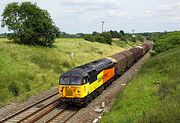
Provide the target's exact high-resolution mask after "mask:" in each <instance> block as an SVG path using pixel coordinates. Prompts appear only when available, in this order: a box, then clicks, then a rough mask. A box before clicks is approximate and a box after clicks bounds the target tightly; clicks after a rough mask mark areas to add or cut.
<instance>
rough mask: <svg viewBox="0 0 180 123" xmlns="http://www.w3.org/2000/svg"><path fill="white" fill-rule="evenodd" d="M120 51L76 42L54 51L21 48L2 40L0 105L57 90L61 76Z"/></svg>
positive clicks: (59, 44) (62, 44)
mask: <svg viewBox="0 0 180 123" xmlns="http://www.w3.org/2000/svg"><path fill="white" fill-rule="evenodd" d="M121 50H123V48H120V47H118V46H113V45H112V46H111V45H107V44H101V43H96V42H94V43H92V42H88V41H84V40H83V39H75V38H73V39H57V40H56V43H55V47H54V48H47V47H40V46H36V47H35V46H26V45H19V44H14V43H11V42H9V41H8V40H7V39H3V38H0V105H1V106H2V105H5V104H7V103H8V102H12V101H14V100H16V101H22V100H26V99H27V98H28V97H30V96H31V95H34V94H37V93H39V92H41V91H43V90H47V89H49V88H50V87H53V86H57V85H58V79H59V75H60V74H61V73H63V72H65V71H67V70H69V69H71V68H72V67H75V66H78V65H81V64H84V63H87V62H89V61H91V60H95V59H98V58H102V57H105V56H109V55H112V54H114V53H117V52H120V51H121Z"/></svg>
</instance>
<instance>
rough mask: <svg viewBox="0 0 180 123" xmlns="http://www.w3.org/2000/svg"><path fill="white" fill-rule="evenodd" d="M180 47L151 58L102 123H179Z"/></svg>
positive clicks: (119, 96) (118, 97)
mask: <svg viewBox="0 0 180 123" xmlns="http://www.w3.org/2000/svg"><path fill="white" fill-rule="evenodd" d="M179 63H180V48H175V49H172V50H169V51H166V52H163V53H160V54H158V55H156V56H154V57H152V58H150V59H149V60H148V62H147V63H146V64H145V65H144V66H143V67H142V69H141V70H140V71H139V73H138V75H137V76H136V77H135V78H134V79H133V80H132V81H131V82H130V83H129V84H128V85H127V87H126V88H125V89H124V91H123V92H121V93H119V95H118V96H117V99H116V100H115V101H114V104H113V108H112V111H111V112H109V113H106V114H105V115H104V117H103V119H102V120H101V123H179V122H180V65H179Z"/></svg>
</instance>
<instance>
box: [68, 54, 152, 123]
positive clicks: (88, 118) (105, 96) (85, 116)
mask: <svg viewBox="0 0 180 123" xmlns="http://www.w3.org/2000/svg"><path fill="white" fill-rule="evenodd" d="M149 57H150V54H149V53H147V54H146V55H145V56H144V57H143V58H141V59H140V60H139V61H138V62H137V63H136V64H135V65H133V66H132V67H131V68H130V69H129V70H128V71H127V72H125V73H124V74H123V75H122V76H121V77H120V78H118V79H117V80H116V81H115V82H113V84H112V85H111V86H110V87H109V88H108V89H106V90H105V91H103V93H102V94H101V95H99V96H98V97H97V98H96V99H94V100H93V101H92V102H91V103H90V104H89V105H88V106H87V107H86V108H82V109H81V110H80V111H79V112H78V113H77V114H75V116H74V117H73V118H72V119H71V120H70V121H69V123H92V122H93V120H94V119H95V118H97V117H99V116H100V115H101V113H97V112H95V111H94V110H95V108H96V107H100V106H101V104H102V102H105V104H106V107H105V108H104V111H109V110H110V109H111V107H112V102H113V100H114V99H115V97H116V95H117V94H118V93H119V92H120V91H122V90H123V88H124V87H125V84H127V83H128V82H129V81H130V80H131V79H132V78H133V77H134V76H135V75H136V74H137V72H138V70H139V69H140V68H141V66H142V65H143V64H144V63H145V62H146V61H147V59H148V58H149Z"/></svg>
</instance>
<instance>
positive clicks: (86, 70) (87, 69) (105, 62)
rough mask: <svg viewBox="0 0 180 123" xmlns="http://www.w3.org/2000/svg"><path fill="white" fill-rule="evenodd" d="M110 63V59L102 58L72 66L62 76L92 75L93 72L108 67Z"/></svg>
mask: <svg viewBox="0 0 180 123" xmlns="http://www.w3.org/2000/svg"><path fill="white" fill-rule="evenodd" d="M110 65H112V61H111V60H110V59H107V58H103V59H99V60H95V61H92V62H90V63H87V64H84V65H81V66H78V67H76V68H73V69H71V70H70V71H67V72H66V73H64V74H63V75H62V76H77V75H79V76H88V75H92V74H93V73H97V72H100V71H102V70H103V69H105V68H107V67H109V66H110Z"/></svg>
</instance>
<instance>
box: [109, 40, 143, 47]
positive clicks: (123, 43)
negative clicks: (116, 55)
mask: <svg viewBox="0 0 180 123" xmlns="http://www.w3.org/2000/svg"><path fill="white" fill-rule="evenodd" d="M141 43H142V42H140V41H138V42H132V41H120V40H119V38H113V39H112V44H113V45H115V46H119V47H122V48H131V47H133V46H137V45H139V44H141Z"/></svg>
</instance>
